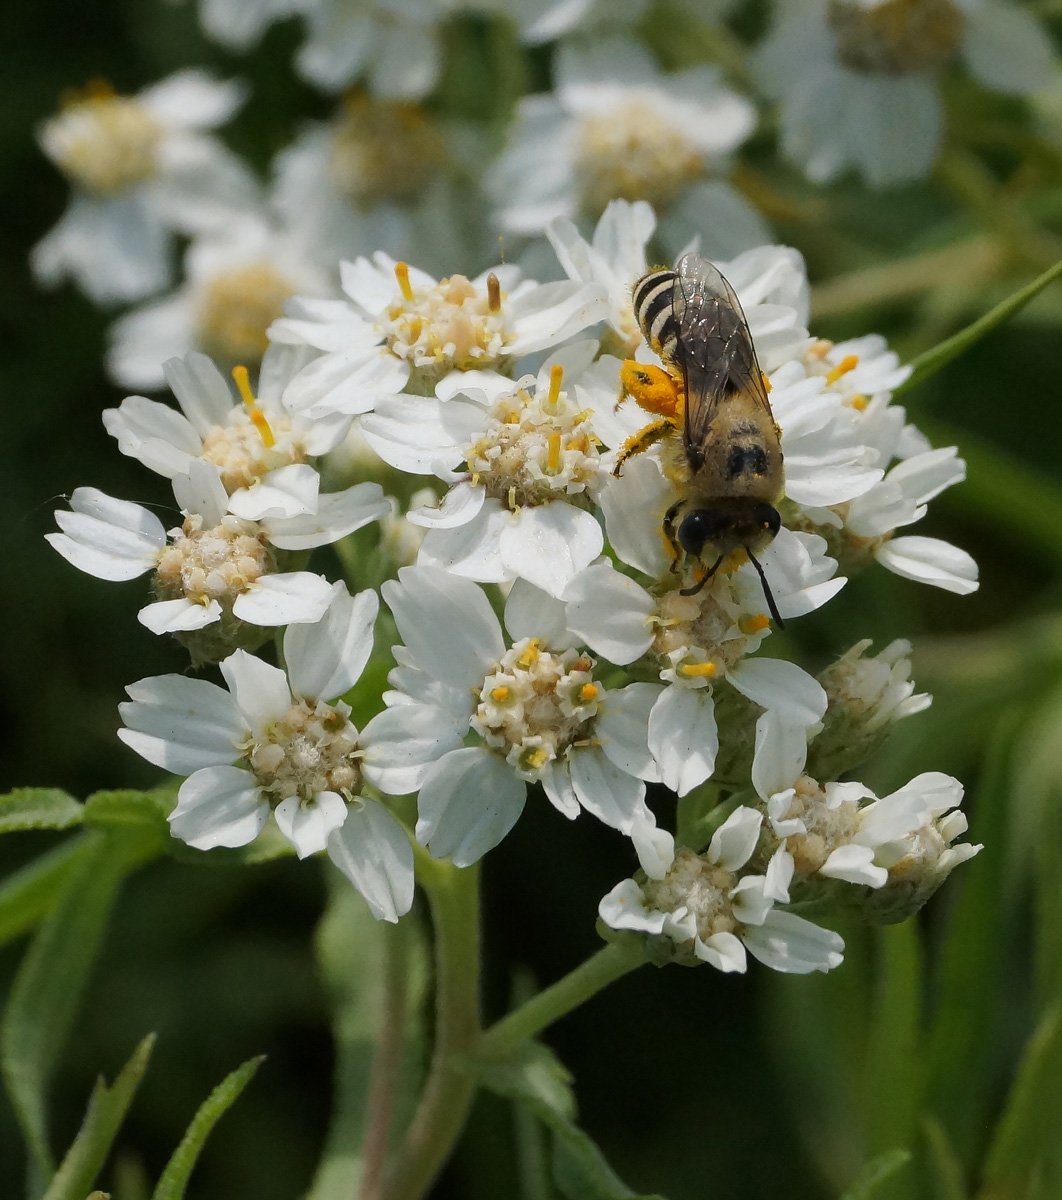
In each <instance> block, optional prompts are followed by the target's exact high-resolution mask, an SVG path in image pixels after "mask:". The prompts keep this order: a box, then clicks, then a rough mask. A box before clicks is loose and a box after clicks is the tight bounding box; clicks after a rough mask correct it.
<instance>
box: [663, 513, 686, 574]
mask: <svg viewBox="0 0 1062 1200" xmlns="http://www.w3.org/2000/svg"><path fill="white" fill-rule="evenodd" d="M681 507H682V501H681V500H676V501H675V503H674V504H672V506H671V507H670V508H669V509H668V510H667V512H666V513H664V537H666V538H667V540H668V545H670V547H671V571H672V574H674V575H677V574H678V573H679V562H680V561H681V559H682V547H681V546H680V545H679V541H678V538H677V537H676V536H675V518H676V517H677V516H678V513H679V509H680V508H681Z"/></svg>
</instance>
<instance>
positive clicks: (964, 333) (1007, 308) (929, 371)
mask: <svg viewBox="0 0 1062 1200" xmlns="http://www.w3.org/2000/svg"><path fill="white" fill-rule="evenodd" d="M1060 276H1062V262H1057V263H1055V265H1054V266H1053V267H1049V268H1048V269H1047V270H1046V271H1044V273H1043V274H1042V275H1038V276H1037V277H1036V278H1035V279H1034V280H1033V281H1032V283H1029V284H1026V286H1025V287H1023V288H1021V289H1020V290H1019V291H1016V292H1015V293H1014V294H1013V295H1012V296H1008V297H1007V298H1006V300H1003V301H1001V302H1000V303H999V304H997V305H996V306H995V308H993V309H991V310H990V311H989V312H986V313H985V315H984V316H983V317H979V318H978V319H977V320H976V321H974V322H973V323H972V324H971V325H967V326H966V328H965V329H960V330H959V332H958V333H957V334H955V335H954V336H953V337H950V338H947V339H946V340H945V341H943V342H941V343H940V344H939V345H937V346H934V347H933V348H932V350H927V351H926V352H925V353H924V354H920V355H919V356H918V357H917V358H916V359H915V360H914V362H913V363H912V364H911V367H912V370H911V374H910V375H909V376H908V378H907V379H906V380H905V381H904V382H903V383H901V384H900V386H899V387H898V388H895V389H894V390H893V395H894V396H899V395H900V394H901V393H903V392H906V391H908V390H910V389H911V388H913V387H915V386H917V385H918V384H919V383H923V382H924V381H925V380H927V379H929V378H930V376H932V375H935V374H936V373H937V372H938V371H939V370H940V369H941V367H945V366H947V365H948V363H950V362H951V360H952V359H953V358H958V357H959V355H960V354H963V353H964V352H965V351H967V350H969V348H970V347H971V346H972V345H974V343H975V342H979V341H980V340H981V338H983V337H984V336H985V334H986V333H991V332H992V330H993V329H995V328H996V326H997V325H1002V324H1003V322H1004V321H1006V320H1009V319H1010V318H1011V317H1012V316H1014V314H1015V313H1016V312H1019V311H1020V310H1021V309H1023V308H1024V307H1025V305H1026V304H1028V303H1029V301H1030V300H1032V299H1033V298H1034V297H1036V296H1038V295H1039V294H1040V292H1042V291H1043V290H1044V288H1045V287H1047V286H1048V285H1049V284H1051V283H1054V281H1055V280H1056V279H1058V278H1059V277H1060Z"/></svg>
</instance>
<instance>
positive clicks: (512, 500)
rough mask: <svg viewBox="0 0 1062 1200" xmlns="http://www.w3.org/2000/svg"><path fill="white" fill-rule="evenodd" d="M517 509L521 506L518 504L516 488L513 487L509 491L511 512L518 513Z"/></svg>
mask: <svg viewBox="0 0 1062 1200" xmlns="http://www.w3.org/2000/svg"><path fill="white" fill-rule="evenodd" d="M517 508H519V505H518V504H517V503H516V487H515V486H513V487H511V488H510V489H509V511H510V512H516V510H517Z"/></svg>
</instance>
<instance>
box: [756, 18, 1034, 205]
mask: <svg viewBox="0 0 1062 1200" xmlns="http://www.w3.org/2000/svg"><path fill="white" fill-rule="evenodd" d="M777 7H778V18H777V21H776V23H775V26H774V29H773V30H772V32H771V34H770V36H769V37H768V38H767V40H766V41H765V42H764V44H763V45H762V46H761V47H760V49H759V51H758V53H757V55H756V58H755V72H756V76H757V79H758V80H759V83H760V86H761V87H762V88H763V89H764V91H765V92H766V93H767V95H768V96H770V97H772V98H773V99H776V100H779V101H780V102H781V105H782V150H783V152H784V153H785V155H786V156H787V157H788V158H789V159H791V160H792V161H793V162H795V163H797V164H798V165H799V166H801V167H802V168H803V169H804V170H805V172H806V173H807V175H808V176H809V178H811V179H813V180H815V181H816V182H820V183H821V182H826V181H828V180H831V179H834V178H836V177H837V176H839V175H840V174H841V173H842V172H844V171H845V170H846V169H848V168H849V167H854V168H855V169H856V170H858V171H859V172H860V174H861V175H862V176H863V177H864V179H865V180H866V181H867V182H868V183H869V184H871V185H872V186H874V187H882V186H887V185H889V184H897V183H904V182H907V181H909V180H914V179H920V178H922V177H923V176H925V175H927V174H928V173H929V170H930V168H931V166H932V165H933V160H934V159H935V157H936V153H937V149H938V147H939V144H940V139H941V133H942V129H943V114H942V106H941V101H940V96H939V94H938V90H937V85H936V78H935V76H936V75H937V74H939V73H940V71H941V70H942V69H943V68H944V67H945V66H946V65H947V63H948V62H949V61H950V60H951V59H952V58H953V57H955V56H957V55H961V57H962V58H963V59H964V61H965V64H966V67H967V69H968V70H969V72H970V74H971V75H973V77H974V78H975V79H976V80H977V81H978V82H980V83H982V84H983V85H984V86H985V87H987V88H989V89H991V90H993V91H998V92H1003V93H1005V94H1013V95H1025V94H1028V93H1030V92H1034V91H1036V90H1037V89H1039V88H1043V87H1046V86H1048V85H1049V84H1050V83H1051V82H1052V81H1053V80H1054V78H1055V74H1056V71H1057V67H1056V62H1055V53H1054V48H1053V47H1052V45H1051V41H1050V39H1049V37H1048V35H1047V33H1046V31H1045V30H1044V29H1043V28H1042V27H1041V26H1040V24H1039V23H1038V22H1037V21H1036V19H1035V18H1034V17H1033V16H1032V15H1031V14H1029V13H1028V12H1027V11H1025V10H1023V9H1022V8H1021V7H1020V6H1019V5H1017V4H1011V3H1005V2H1001V0H785V3H784V4H779V5H778V6H777Z"/></svg>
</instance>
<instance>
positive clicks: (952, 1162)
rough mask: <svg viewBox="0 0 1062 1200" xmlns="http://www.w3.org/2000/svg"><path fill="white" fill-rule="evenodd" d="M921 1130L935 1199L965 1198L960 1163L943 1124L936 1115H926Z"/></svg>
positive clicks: (961, 1199) (956, 1199)
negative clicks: (933, 1184) (927, 1152)
mask: <svg viewBox="0 0 1062 1200" xmlns="http://www.w3.org/2000/svg"><path fill="white" fill-rule="evenodd" d="M922 1131H923V1133H924V1134H925V1139H926V1146H927V1148H928V1150H929V1154H928V1158H929V1165H930V1168H931V1169H932V1174H933V1179H934V1181H935V1183H936V1188H935V1192H934V1194H935V1195H936V1197H937V1200H967V1196H966V1185H965V1183H964V1182H963V1170H962V1163H961V1162H959V1159H958V1156H957V1155H956V1153H955V1149H954V1147H953V1146H952V1144H951V1142H950V1141H949V1140H948V1135H947V1133H945V1131H944V1126H943V1125H941V1123H940V1122H939V1121H938V1120H937V1119H936V1117H926V1118H925V1119H924V1120H923V1122H922Z"/></svg>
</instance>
